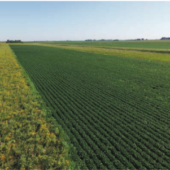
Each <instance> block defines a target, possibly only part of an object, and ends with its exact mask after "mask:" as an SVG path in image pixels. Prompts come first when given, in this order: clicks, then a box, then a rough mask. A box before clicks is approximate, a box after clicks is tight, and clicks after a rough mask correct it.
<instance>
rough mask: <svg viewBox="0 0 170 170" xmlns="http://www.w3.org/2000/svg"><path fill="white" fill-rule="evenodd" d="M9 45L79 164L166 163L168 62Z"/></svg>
mask: <svg viewBox="0 0 170 170" xmlns="http://www.w3.org/2000/svg"><path fill="white" fill-rule="evenodd" d="M11 47H12V49H13V50H14V52H15V53H16V55H17V57H18V60H19V61H20V63H21V64H22V65H23V67H24V68H25V70H26V71H27V72H28V74H29V76H30V78H31V80H32V81H33V82H34V84H35V86H36V88H37V90H38V91H39V92H40V93H41V95H42V97H43V99H44V101H46V103H47V105H48V106H49V107H50V108H51V109H52V115H53V116H54V117H55V118H56V120H57V121H58V122H60V124H61V125H62V127H63V129H64V130H65V131H66V133H67V134H68V136H69V137H70V140H71V142H72V144H73V145H74V146H75V147H76V149H77V154H78V156H77V155H76V154H74V156H73V157H74V160H76V161H80V160H82V161H83V163H81V165H80V166H81V167H82V169H127V168H129V169H140V168H141V169H159V168H160V169H168V168H169V163H170V162H169V158H170V147H169V146H170V145H169V144H170V143H169V140H170V137H169V132H168V126H169V123H168V122H169V120H170V115H169V114H168V113H167V111H168V110H169V104H168V102H169V93H170V92H169V91H167V89H168V87H169V86H170V85H169V84H168V82H169V76H170V75H169V74H170V72H169V71H170V70H169V65H168V64H166V63H156V62H149V61H139V60H135V59H127V58H119V57H113V56H103V55H97V54H91V53H84V52H76V51H72V50H63V49H55V48H50V47H37V46H11ZM21 49H22V50H21ZM28 51H29V53H28ZM47 54H48V55H47ZM162 75H164V76H162ZM153 87H159V88H156V89H155V88H153ZM162 97H163V98H164V100H159V98H162ZM165 127H167V129H165Z"/></svg>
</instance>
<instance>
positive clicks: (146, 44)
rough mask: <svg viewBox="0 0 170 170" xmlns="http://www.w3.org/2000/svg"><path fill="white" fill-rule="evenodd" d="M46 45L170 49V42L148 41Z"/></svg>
mask: <svg viewBox="0 0 170 170" xmlns="http://www.w3.org/2000/svg"><path fill="white" fill-rule="evenodd" d="M41 43H45V44H58V45H77V46H92V47H107V48H114V47H123V48H124V47H125V48H145V49H169V50H170V41H169V40H164V41H163V40H155V41H152V40H146V41H54V42H48V41H44V42H41Z"/></svg>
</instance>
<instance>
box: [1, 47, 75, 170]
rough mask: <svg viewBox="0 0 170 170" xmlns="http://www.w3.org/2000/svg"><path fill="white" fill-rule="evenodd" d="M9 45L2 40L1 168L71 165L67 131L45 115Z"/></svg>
mask: <svg viewBox="0 0 170 170" xmlns="http://www.w3.org/2000/svg"><path fill="white" fill-rule="evenodd" d="M22 71H23V70H22V69H21V67H20V65H19V64H18V62H17V60H16V58H15V56H14V54H13V53H12V51H11V49H10V47H9V46H8V45H6V44H0V169H13V170H15V169H17V170H18V169H54V168H55V169H70V168H71V167H73V166H74V163H73V162H72V161H71V160H70V156H69V146H68V143H67V142H66V140H65V139H66V135H65V133H64V132H63V131H62V130H61V128H60V126H59V125H57V124H56V125H54V124H53V123H52V122H51V119H47V118H45V115H46V112H47V110H45V107H44V105H43V101H42V100H41V98H40V96H38V95H35V94H33V93H32V92H31V89H30V87H29V86H28V84H27V82H26V80H25V77H24V75H23V74H22Z"/></svg>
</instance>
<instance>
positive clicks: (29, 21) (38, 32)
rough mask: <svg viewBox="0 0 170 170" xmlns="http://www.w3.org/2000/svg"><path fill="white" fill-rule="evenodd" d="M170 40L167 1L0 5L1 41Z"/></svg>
mask: <svg viewBox="0 0 170 170" xmlns="http://www.w3.org/2000/svg"><path fill="white" fill-rule="evenodd" d="M163 36H165V37H170V1H169V2H168V1H165V2H153V1H151V2H147V1H143V2H139V1H137V2H134V1H131V2H127V1H124V2H123V1H122V2H121V1H120V2H116V1H107V2H106V1H105V2H104V1H103V2H101V1H98V2H97V1H93V2H92V1H86V2H83V1H79V2H78V1H73V2H71V1H60V2H59V1H51V2H49V1H47V2H44V1H37V2H31V1H30V2H24V1H23V2H22V1H18V2H3V1H0V41H4V40H7V39H21V40H23V41H31V40H33V41H34V40H84V39H102V38H104V39H134V38H147V39H159V38H161V37H163Z"/></svg>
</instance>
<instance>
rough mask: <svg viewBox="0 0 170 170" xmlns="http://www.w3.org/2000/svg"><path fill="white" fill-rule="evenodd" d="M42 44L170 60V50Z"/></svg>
mask: <svg viewBox="0 0 170 170" xmlns="http://www.w3.org/2000/svg"><path fill="white" fill-rule="evenodd" d="M35 45H41V46H50V47H58V48H63V49H71V50H76V51H84V52H91V53H97V54H105V55H113V56H119V57H128V58H139V59H145V60H154V61H163V62H170V51H167V50H153V49H152V50H151V49H149V50H148V49H147V50H146V49H142V50H141V49H129V48H105V47H92V46H84V47H82V46H73V45H69V46H63V45H57V44H55V45H53V44H35Z"/></svg>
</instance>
